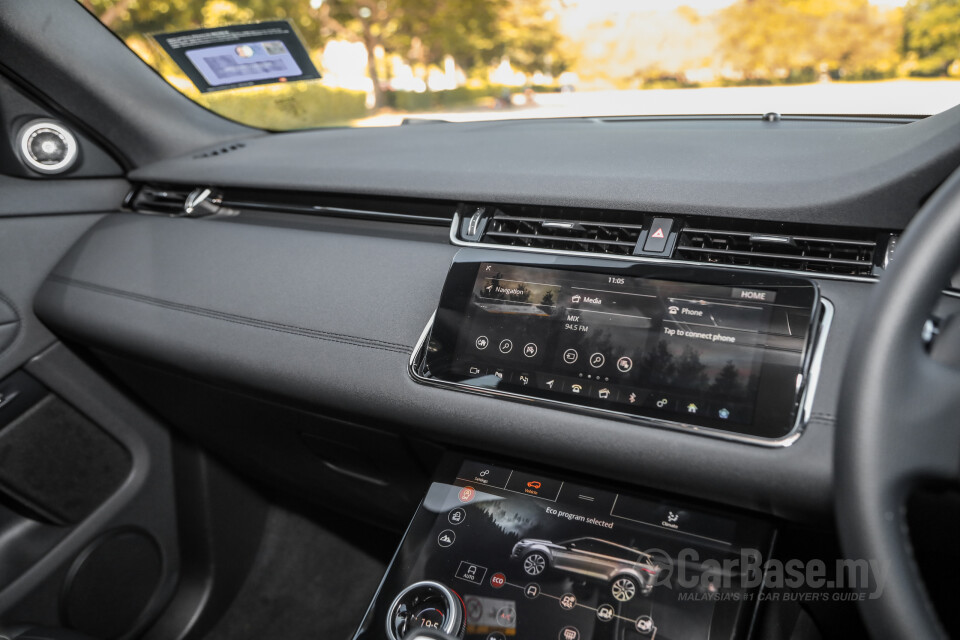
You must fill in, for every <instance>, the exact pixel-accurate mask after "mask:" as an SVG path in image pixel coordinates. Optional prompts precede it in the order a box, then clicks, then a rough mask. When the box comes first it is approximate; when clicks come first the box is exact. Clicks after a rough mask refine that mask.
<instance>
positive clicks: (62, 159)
mask: <svg viewBox="0 0 960 640" xmlns="http://www.w3.org/2000/svg"><path fill="white" fill-rule="evenodd" d="M17 149H18V151H19V152H20V160H21V161H22V162H23V163H24V164H25V165H26V166H27V168H29V169H31V170H33V171H36V172H37V173H43V174H47V175H50V174H56V173H63V172H64V171H67V170H69V169H70V167H72V166H73V165H74V164H75V163H76V161H77V152H78V147H77V139H76V138H75V137H74V135H73V134H72V133H70V130H69V129H67V128H66V127H65V126H63V125H62V124H60V123H59V122H55V121H53V120H32V121H30V122H28V123H27V124H25V125H23V127H21V129H20V132H19V133H18V134H17Z"/></svg>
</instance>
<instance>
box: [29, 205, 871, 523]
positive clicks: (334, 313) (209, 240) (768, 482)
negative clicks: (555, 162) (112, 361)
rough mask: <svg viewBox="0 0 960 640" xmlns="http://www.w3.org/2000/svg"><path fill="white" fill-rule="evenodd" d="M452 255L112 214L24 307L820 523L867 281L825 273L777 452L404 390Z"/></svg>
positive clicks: (217, 375) (396, 412)
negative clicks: (819, 313)
mask: <svg viewBox="0 0 960 640" xmlns="http://www.w3.org/2000/svg"><path fill="white" fill-rule="evenodd" d="M455 251H456V249H455V248H454V247H452V246H450V245H448V244H447V243H446V230H445V229H432V228H421V227H412V228H411V226H409V225H399V224H393V223H377V224H372V223H367V222H360V221H323V220H321V221H318V222H316V223H315V224H313V225H307V224H287V225H283V226H280V225H276V224H264V223H262V222H257V221H248V222H244V221H243V220H242V219H241V220H187V219H170V218H162V217H150V216H142V215H135V214H118V215H114V216H108V217H106V218H104V219H103V220H102V221H100V222H99V223H98V224H97V225H96V226H95V227H94V228H93V229H92V230H91V231H90V232H88V233H87V234H86V236H84V237H83V238H82V239H81V240H80V241H79V242H78V243H77V244H76V245H75V246H74V247H73V249H72V250H71V251H70V252H69V253H68V254H67V255H66V257H65V258H64V259H63V260H62V261H61V262H60V264H59V265H58V266H57V267H56V269H55V270H54V271H53V273H52V274H51V275H50V277H49V278H48V279H47V281H46V282H45V284H44V285H43V287H42V288H41V290H40V293H39V295H38V297H37V299H36V301H35V310H36V313H37V314H38V316H39V317H40V318H41V319H42V320H43V321H44V322H46V323H47V324H48V325H49V326H50V327H52V328H53V329H54V330H55V332H57V333H58V334H60V335H62V336H64V337H66V338H69V339H72V340H74V341H77V342H79V343H82V344H87V345H90V346H94V347H97V348H100V349H104V350H106V351H109V352H112V353H117V354H120V355H125V356H128V357H132V358H135V359H137V360H140V361H144V362H149V363H155V364H158V365H161V366H163V367H165V368H168V369H173V370H176V371H180V372H183V373H186V374H188V375H190V376H193V377H196V378H200V379H204V380H209V381H212V382H215V383H219V384H225V385H229V386H231V387H234V388H238V389H243V390H246V391H248V392H251V393H257V394H263V395H265V396H267V397H272V398H279V399H285V400H287V401H289V402H290V403H293V404H297V405H299V406H309V407H312V408H315V409H316V410H318V411H335V412H341V413H352V414H354V415H358V416H362V417H363V418H364V420H365V421H366V423H368V424H370V425H371V426H378V425H380V424H383V423H388V422H389V423H390V424H394V425H399V426H397V427H391V428H398V429H401V430H403V431H404V432H406V433H407V434H409V435H416V436H419V437H423V438H427V439H430V440H433V441H437V442H440V443H446V444H449V445H451V446H458V447H469V448H472V449H477V450H482V451H487V452H491V453H494V454H500V455H505V456H512V457H526V458H530V459H536V460H538V461H542V462H550V463H552V464H556V465H563V466H570V467H575V468H577V469H580V470H582V471H584V472H586V473H592V474H595V475H598V476H603V477H607V478H611V479H614V480H617V481H623V482H632V483H636V484H639V485H644V486H648V487H652V488H662V489H667V490H670V491H674V492H679V493H686V494H689V495H692V496H697V497H701V498H704V499H712V500H717V501H720V502H726V503H729V504H735V505H739V506H743V507H747V508H752V509H757V510H762V511H766V512H769V513H773V514H777V515H781V516H785V517H798V518H805V519H809V518H821V517H825V516H826V514H827V513H828V510H829V508H830V504H831V502H830V500H831V476H832V473H831V464H832V451H833V446H832V435H833V417H832V414H833V409H834V406H835V404H836V391H835V390H836V389H837V388H838V387H839V382H840V375H841V365H842V358H843V355H844V351H845V348H844V346H845V345H846V344H847V342H848V339H849V334H850V332H851V331H853V330H855V329H856V326H855V319H856V318H855V313H851V311H855V310H856V309H858V308H859V307H860V306H861V303H862V302H863V300H864V299H865V296H866V295H867V294H869V291H870V285H869V284H858V283H846V282H837V281H822V282H821V288H822V292H823V295H824V297H825V298H827V299H830V300H831V301H833V302H834V304H835V305H837V314H836V318H835V320H834V324H833V327H832V329H831V332H830V335H829V342H828V345H827V359H826V361H825V362H824V367H823V370H822V374H821V385H820V390H819V391H818V393H817V396H816V403H815V407H814V417H813V419H812V420H811V421H810V423H809V424H808V425H807V427H806V430H805V432H804V435H803V436H802V437H801V438H800V439H799V440H798V441H797V442H796V443H794V444H793V445H792V446H789V447H786V448H780V449H772V448H764V447H758V446H751V445H745V444H738V443H731V442H725V441H720V440H716V439H712V438H706V437H702V436H697V435H693V434H686V433H678V432H671V431H665V430H659V429H654V428H644V427H639V426H636V425H632V424H627V423H623V422H618V421H613V420H605V419H601V418H597V417H585V416H583V415H577V414H571V413H566V412H563V411H559V410H555V409H548V408H543V407H537V406H533V405H526V404H522V403H516V402H504V401H501V400H497V399H493V398H485V397H480V396H475V395H470V394H464V393H458V392H455V391H450V390H443V389H436V388H431V387H427V386H423V385H419V384H417V383H415V382H414V381H413V380H412V378H411V377H410V375H409V374H408V372H407V365H408V360H409V356H410V353H411V351H412V349H413V347H414V345H415V343H416V341H417V340H418V338H419V336H420V334H421V332H422V331H423V328H424V326H425V325H426V323H427V321H428V320H429V318H430V316H431V314H432V313H433V311H434V309H435V308H436V305H437V302H438V299H439V295H440V290H441V286H442V284H443V280H444V278H445V275H446V272H447V269H448V266H449V263H450V261H451V259H452V257H453V255H454V253H455ZM223 428H224V429H227V428H229V426H228V425H224V426H223Z"/></svg>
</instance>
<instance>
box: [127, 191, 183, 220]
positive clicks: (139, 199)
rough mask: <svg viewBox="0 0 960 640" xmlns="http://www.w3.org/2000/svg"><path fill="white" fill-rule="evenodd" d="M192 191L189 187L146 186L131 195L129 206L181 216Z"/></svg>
mask: <svg viewBox="0 0 960 640" xmlns="http://www.w3.org/2000/svg"><path fill="white" fill-rule="evenodd" d="M192 191H193V189H191V188H188V187H184V188H174V189H167V188H158V187H149V186H144V187H140V188H139V189H137V191H136V192H135V193H134V194H133V196H132V197H129V201H128V202H127V206H128V207H129V208H130V209H133V210H134V211H140V212H142V213H160V214H164V215H172V216H179V215H183V209H184V204H185V203H186V201H187V197H189V195H190V193H191V192H192Z"/></svg>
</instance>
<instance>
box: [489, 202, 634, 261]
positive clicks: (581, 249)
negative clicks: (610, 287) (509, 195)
mask: <svg viewBox="0 0 960 640" xmlns="http://www.w3.org/2000/svg"><path fill="white" fill-rule="evenodd" d="M504 209H506V211H505V210H504ZM531 211H536V212H542V213H543V215H542V216H531V215H529V214H530V212H531ZM515 214H516V215H515ZM605 214H606V219H602V218H601V216H602V215H605ZM613 215H630V214H613ZM634 215H635V214H634ZM611 217H612V216H610V215H609V214H607V212H603V213H598V212H596V211H590V210H581V209H559V208H558V209H554V208H549V207H529V206H527V207H516V208H511V207H503V208H497V209H496V212H495V214H494V215H493V216H492V217H490V218H489V219H488V220H487V224H486V227H485V229H484V233H483V236H482V238H481V242H484V243H486V244H492V245H497V246H513V247H518V248H525V249H538V250H540V249H545V250H552V251H567V252H571V251H572V252H578V253H590V254H607V255H614V256H630V255H633V252H634V248H635V247H636V246H637V241H638V240H639V239H640V232H641V231H642V230H643V225H641V224H635V223H633V222H624V223H620V222H618V221H615V219H611Z"/></svg>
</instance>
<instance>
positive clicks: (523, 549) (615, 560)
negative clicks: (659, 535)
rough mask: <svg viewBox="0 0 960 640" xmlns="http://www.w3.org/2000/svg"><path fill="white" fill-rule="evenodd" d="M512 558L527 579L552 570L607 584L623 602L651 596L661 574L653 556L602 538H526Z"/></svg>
mask: <svg viewBox="0 0 960 640" xmlns="http://www.w3.org/2000/svg"><path fill="white" fill-rule="evenodd" d="M510 557H511V558H513V559H519V560H521V561H522V563H523V570H524V572H525V573H526V574H527V575H528V576H539V575H540V574H542V573H543V572H544V571H546V570H547V569H548V568H552V569H557V570H559V571H566V572H567V573H573V574H577V575H580V576H586V577H588V578H594V579H596V580H602V581H604V582H608V583H609V584H610V594H611V595H612V596H613V597H614V598H615V599H616V600H618V601H620V602H627V601H629V600H632V599H633V597H634V596H635V595H637V593H640V594H642V595H648V594H649V593H650V591H651V590H652V589H653V586H654V583H655V581H656V577H657V575H658V574H659V573H660V570H661V567H660V566H659V565H658V564H657V563H656V562H655V561H654V559H653V556H651V555H650V554H648V553H644V552H643V551H637V550H636V549H633V548H631V547H625V546H623V545H620V544H616V543H614V542H608V541H606V540H600V539H599V538H573V539H571V540H567V541H566V542H551V541H550V540H537V539H534V538H524V539H523V540H521V541H520V542H518V543H517V544H515V545H514V546H513V551H512V552H511V553H510Z"/></svg>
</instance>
